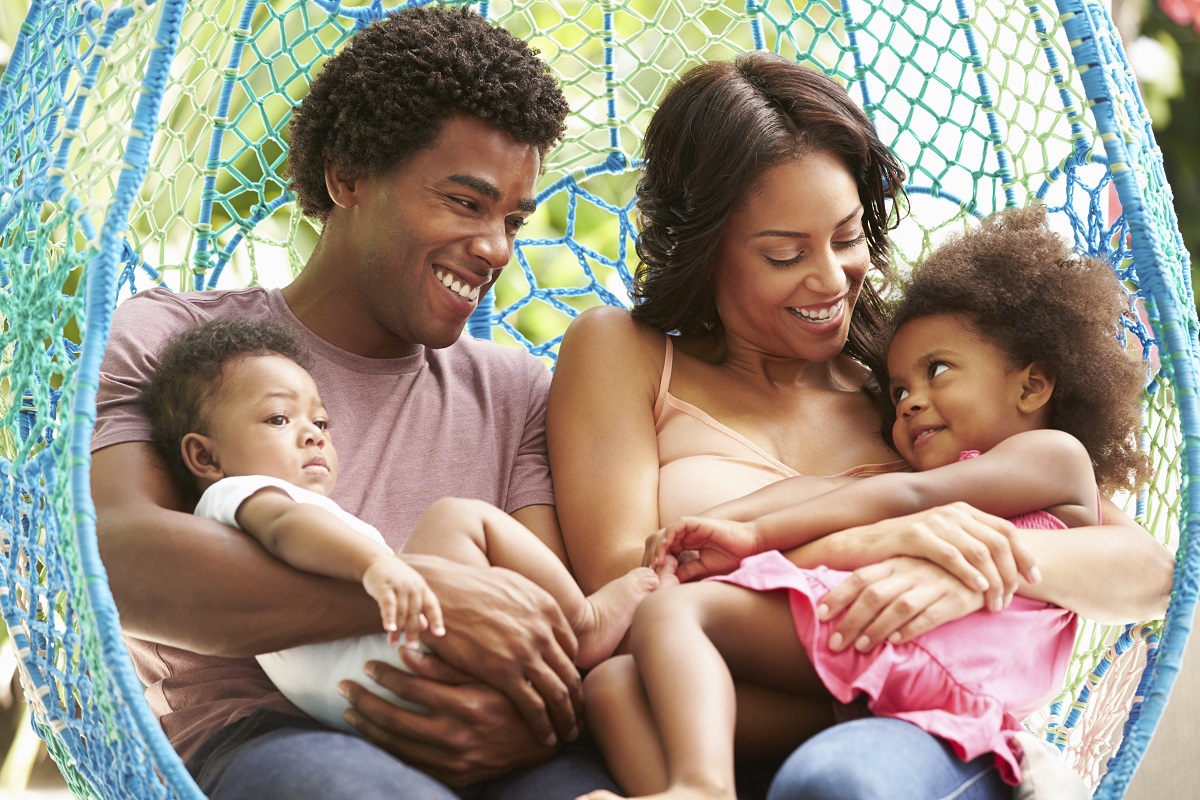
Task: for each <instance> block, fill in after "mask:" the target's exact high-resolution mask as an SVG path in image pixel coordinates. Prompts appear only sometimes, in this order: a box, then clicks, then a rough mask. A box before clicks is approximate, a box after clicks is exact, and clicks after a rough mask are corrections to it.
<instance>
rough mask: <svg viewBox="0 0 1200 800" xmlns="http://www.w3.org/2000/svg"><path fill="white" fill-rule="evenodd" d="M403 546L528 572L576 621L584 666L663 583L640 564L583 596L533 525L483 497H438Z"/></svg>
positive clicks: (617, 637)
mask: <svg viewBox="0 0 1200 800" xmlns="http://www.w3.org/2000/svg"><path fill="white" fill-rule="evenodd" d="M404 552H406V553H422V554H426V555H435V556H441V557H443V558H448V559H450V560H452V561H457V562H458V563H460V564H472V565H476V566H480V567H487V566H493V567H503V568H504V569H510V570H512V571H513V572H517V573H519V574H521V575H523V576H525V577H526V578H529V579H530V580H531V581H533V582H534V583H536V584H537V585H538V586H541V587H542V588H543V589H545V590H546V591H547V592H549V593H550V595H551V596H552V597H553V598H554V599H555V600H556V601H557V602H558V605H559V607H560V608H561V609H562V610H563V613H564V614H565V615H566V617H567V621H568V622H570V623H571V628H572V630H574V631H575V635H576V637H578V639H579V653H578V655H577V656H576V659H575V663H576V664H578V665H579V666H581V667H584V668H587V667H591V666H594V665H595V664H598V663H599V662H600V661H602V660H603V659H605V658H607V657H608V656H610V655H611V654H612V652H613V650H615V649H616V647H617V645H618V644H620V642H621V639H623V638H624V636H625V633H626V631H627V630H628V629H629V623H630V622H631V621H632V619H633V612H634V610H635V609H636V608H637V605H638V603H640V602H641V600H642V598H644V597H645V596H646V595H648V594H650V593H651V592H653V591H654V590H655V589H656V588H658V585H659V577H658V575H656V574H655V573H654V571H653V570H651V569H646V568H643V567H639V568H638V569H635V570H631V571H630V572H628V573H626V574H625V575H623V576H621V577H620V578H617V579H616V580H615V581H611V582H610V583H607V584H605V585H604V586H602V587H600V589H599V590H598V591H597V592H596V593H595V594H592V595H591V596H589V597H584V595H583V591H582V590H581V589H580V588H579V585H578V584H577V583H575V578H574V577H573V576H572V575H571V572H570V570H568V569H567V567H566V565H565V564H563V563H562V562H561V561H559V560H558V557H557V556H556V555H554V553H553V552H551V550H550V549H549V548H548V547H546V546H545V545H544V544H542V542H541V540H539V539H538V538H537V536H535V535H534V534H533V532H532V531H530V530H529V529H528V528H526V527H525V526H524V525H522V524H521V523H519V522H517V521H516V520H515V519H513V518H512V517H510V516H509V515H508V514H505V513H504V512H503V511H501V510H500V509H498V508H496V507H495V506H493V505H491V504H489V503H485V502H483V501H482V500H465V499H460V498H454V497H447V498H443V499H441V500H438V501H437V502H436V503H434V504H433V505H432V506H430V507H429V510H428V511H426V512H425V513H424V514H423V515H421V518H420V520H418V521H417V525H416V527H415V528H413V532H412V534H411V535H410V536H409V538H408V542H407V543H406V544H405V545H404Z"/></svg>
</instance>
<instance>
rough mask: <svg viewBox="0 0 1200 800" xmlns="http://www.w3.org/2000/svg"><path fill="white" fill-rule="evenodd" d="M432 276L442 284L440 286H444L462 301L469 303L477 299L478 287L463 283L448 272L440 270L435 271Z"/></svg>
mask: <svg viewBox="0 0 1200 800" xmlns="http://www.w3.org/2000/svg"><path fill="white" fill-rule="evenodd" d="M434 275H436V276H437V279H438V280H439V281H441V282H442V286H445V287H446V288H447V289H449V290H450V291H452V292H454V293H455V294H456V295H458V296H459V297H461V298H462V299H464V300H471V301H475V300H478V299H479V287H478V286H471V285H470V284H468V283H463V282H462V281H460V280H459V279H458V278H455V277H454V276H453V275H451V274H450V273H449V272H443V271H442V270H437V271H436V272H434Z"/></svg>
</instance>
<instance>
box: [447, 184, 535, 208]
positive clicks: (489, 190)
mask: <svg viewBox="0 0 1200 800" xmlns="http://www.w3.org/2000/svg"><path fill="white" fill-rule="evenodd" d="M446 180H448V181H450V182H451V183H457V184H459V185H460V186H465V187H467V188H468V189H474V190H475V191H477V192H479V193H480V194H481V195H483V196H485V197H487V198H489V199H490V200H492V202H495V201H497V200H499V199H500V189H499V188H498V187H497V186H496V185H495V184H494V183H492V182H491V181H485V180H484V179H483V178H477V177H476V176H474V175H451V176H450V177H448V178H446ZM517 210H518V211H524V212H525V213H526V214H532V213H533V212H534V211H537V203H536V202H534V201H533V200H532V199H529V198H526V199H524V200H522V201H520V202H519V203H517Z"/></svg>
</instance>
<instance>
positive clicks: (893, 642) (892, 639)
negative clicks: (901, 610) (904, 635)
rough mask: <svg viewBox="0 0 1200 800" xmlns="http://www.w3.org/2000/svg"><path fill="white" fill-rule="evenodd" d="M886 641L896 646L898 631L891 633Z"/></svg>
mask: <svg viewBox="0 0 1200 800" xmlns="http://www.w3.org/2000/svg"><path fill="white" fill-rule="evenodd" d="M888 641H889V642H891V643H892V644H897V643H899V641H900V631H896V632H895V633H893V634H892V635H891V636H889V637H888Z"/></svg>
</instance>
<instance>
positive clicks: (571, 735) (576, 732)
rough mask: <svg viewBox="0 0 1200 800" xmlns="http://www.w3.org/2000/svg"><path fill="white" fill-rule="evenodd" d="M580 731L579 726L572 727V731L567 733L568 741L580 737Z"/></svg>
mask: <svg viewBox="0 0 1200 800" xmlns="http://www.w3.org/2000/svg"><path fill="white" fill-rule="evenodd" d="M579 733H580V731H579V726H575V727H574V728H571V732H570V733H569V734H567V741H568V742H573V741H575V740H576V739H578V738H579Z"/></svg>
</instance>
